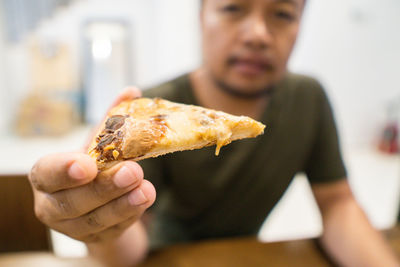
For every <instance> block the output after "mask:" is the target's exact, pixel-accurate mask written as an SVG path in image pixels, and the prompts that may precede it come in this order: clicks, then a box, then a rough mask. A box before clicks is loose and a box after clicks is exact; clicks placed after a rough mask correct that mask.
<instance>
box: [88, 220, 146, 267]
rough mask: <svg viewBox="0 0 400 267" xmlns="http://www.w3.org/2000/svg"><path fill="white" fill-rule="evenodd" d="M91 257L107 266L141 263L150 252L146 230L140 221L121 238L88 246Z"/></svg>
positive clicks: (124, 266) (117, 266)
mask: <svg viewBox="0 0 400 267" xmlns="http://www.w3.org/2000/svg"><path fill="white" fill-rule="evenodd" d="M86 246H87V247H88V250H89V255H90V256H91V257H93V258H95V259H97V260H99V261H100V262H101V263H103V264H105V266H110V267H111V266H112V267H127V266H135V265H136V264H137V263H139V262H141V261H142V260H143V259H144V258H145V257H146V255H147V252H148V238H147V233H146V229H145V227H144V226H143V224H142V223H141V222H140V221H139V222H136V223H135V224H133V225H132V226H131V227H129V228H128V229H127V230H126V231H125V232H124V233H123V234H122V235H121V236H120V237H119V238H117V239H114V240H111V241H106V242H97V243H88V244H86Z"/></svg>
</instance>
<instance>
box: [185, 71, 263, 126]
mask: <svg viewBox="0 0 400 267" xmlns="http://www.w3.org/2000/svg"><path fill="white" fill-rule="evenodd" d="M190 82H191V83H192V87H193V93H194V95H195V97H196V99H197V101H198V102H199V104H200V105H202V106H204V107H207V108H212V109H216V110H221V111H224V112H227V113H230V114H233V115H245V116H249V117H251V118H253V119H256V120H260V119H261V116H262V114H263V112H264V110H265V108H266V106H267V104H268V102H269V97H268V96H263V97H259V98H255V99H245V98H240V97H237V96H233V95H230V94H229V93H227V92H225V91H223V90H222V89H221V88H218V86H217V85H216V84H215V82H214V81H213V80H212V78H211V77H209V75H207V73H206V72H205V71H204V70H203V69H197V70H195V71H194V72H192V73H191V74H190Z"/></svg>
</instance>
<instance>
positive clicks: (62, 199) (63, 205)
mask: <svg viewBox="0 0 400 267" xmlns="http://www.w3.org/2000/svg"><path fill="white" fill-rule="evenodd" d="M49 199H50V201H51V202H52V203H53V206H54V207H55V208H56V210H57V213H58V214H59V216H60V217H63V218H67V217H74V216H76V215H77V213H78V211H77V209H76V206H75V204H74V202H73V200H72V199H71V197H70V196H69V194H67V193H66V192H60V194H57V195H56V196H49Z"/></svg>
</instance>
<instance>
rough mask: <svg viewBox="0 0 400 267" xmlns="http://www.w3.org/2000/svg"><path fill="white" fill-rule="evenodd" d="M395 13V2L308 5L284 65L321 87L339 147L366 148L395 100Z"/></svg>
mask: <svg viewBox="0 0 400 267" xmlns="http://www.w3.org/2000/svg"><path fill="white" fill-rule="evenodd" d="M399 12H400V2H399V1H397V0H368V1H365V0H337V1H317V0H311V1H309V3H308V6H307V9H306V13H305V17H304V21H303V26H304V27H303V31H302V34H301V35H300V38H299V42H298V46H297V49H296V50H295V53H294V55H293V58H292V61H291V64H290V67H291V69H293V70H295V71H299V72H303V73H309V74H312V75H314V76H316V77H318V78H320V80H321V81H322V82H323V84H324V85H326V88H327V90H328V93H329V95H330V97H331V100H332V102H333V105H334V108H335V111H336V117H337V121H338V124H339V128H340V133H341V137H342V140H343V144H345V145H350V146H370V145H372V143H373V142H374V140H375V139H376V137H377V135H378V132H379V131H380V128H379V127H381V126H382V124H383V123H384V121H385V117H386V116H385V112H386V110H385V109H386V108H385V106H386V104H387V103H388V102H389V101H390V100H391V99H392V98H394V97H397V98H400V85H399V82H398V77H399V75H400V30H399V26H400V16H399V15H398V14H399Z"/></svg>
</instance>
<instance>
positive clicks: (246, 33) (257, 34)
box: [242, 15, 272, 49]
mask: <svg viewBox="0 0 400 267" xmlns="http://www.w3.org/2000/svg"><path fill="white" fill-rule="evenodd" d="M242 38H243V42H244V44H245V45H246V46H248V47H249V48H252V49H265V48H267V47H268V46H269V45H270V43H271V41H272V35H271V32H270V30H269V28H268V25H267V21H266V19H265V18H264V17H263V16H261V15H254V16H251V17H249V18H248V19H247V20H246V22H245V25H244V27H243V32H242Z"/></svg>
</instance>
